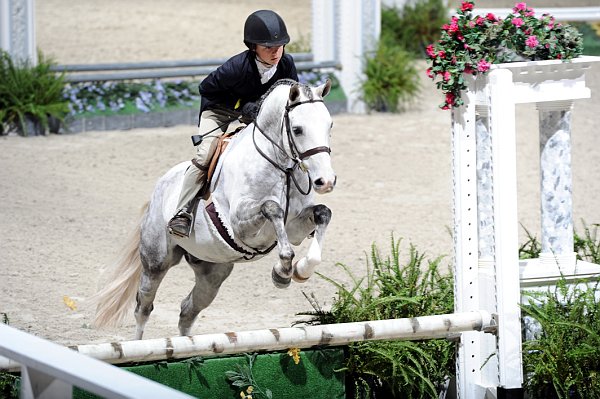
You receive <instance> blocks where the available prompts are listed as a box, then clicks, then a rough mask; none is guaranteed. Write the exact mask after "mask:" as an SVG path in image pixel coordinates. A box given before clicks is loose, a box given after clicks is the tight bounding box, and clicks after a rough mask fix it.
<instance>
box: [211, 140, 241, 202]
mask: <svg viewBox="0 0 600 399" xmlns="http://www.w3.org/2000/svg"><path fill="white" fill-rule="evenodd" d="M238 131H239V130H236V131H235V132H231V133H225V134H223V135H221V137H219V140H218V141H217V148H216V149H215V152H214V153H213V155H212V157H211V159H210V164H209V165H208V171H207V172H206V182H207V183H206V186H207V187H208V186H209V183H210V181H211V180H212V177H213V174H214V173H215V169H216V167H217V163H218V162H219V158H220V157H221V154H223V152H225V149H226V148H227V145H229V142H230V141H231V137H232V136H233V135H234V134H236V133H237V132H238ZM204 191H206V192H207V193H208V192H209V190H204Z"/></svg>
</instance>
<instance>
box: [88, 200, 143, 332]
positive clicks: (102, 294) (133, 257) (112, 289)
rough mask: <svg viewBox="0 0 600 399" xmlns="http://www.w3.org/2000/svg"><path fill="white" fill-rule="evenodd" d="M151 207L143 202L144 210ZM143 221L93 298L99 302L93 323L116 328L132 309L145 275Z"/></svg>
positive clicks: (98, 325) (95, 325)
mask: <svg viewBox="0 0 600 399" xmlns="http://www.w3.org/2000/svg"><path fill="white" fill-rule="evenodd" d="M147 209H148V204H147V203H146V205H144V207H143V209H142V210H143V213H145V212H146V210H147ZM140 233H141V223H138V226H137V228H136V229H135V231H134V232H133V234H132V235H131V237H130V238H129V240H128V241H127V244H126V245H125V247H124V248H123V250H122V252H121V255H120V257H119V259H118V260H117V262H116V264H115V265H114V267H113V268H112V272H111V274H110V276H109V277H108V280H107V284H106V285H105V286H104V287H103V288H102V289H100V290H99V291H98V292H97V293H96V294H95V295H94V297H93V298H92V299H93V300H94V301H95V302H96V315H95V316H94V321H93V326H94V327H97V328H100V327H116V326H118V325H120V324H121V323H122V322H123V320H124V319H125V316H127V314H128V313H129V312H131V310H132V308H133V304H134V299H135V296H136V293H137V290H138V286H139V282H140V277H141V274H142V262H141V260H140V251H139V246H140Z"/></svg>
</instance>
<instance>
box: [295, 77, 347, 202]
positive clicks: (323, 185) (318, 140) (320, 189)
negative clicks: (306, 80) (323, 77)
mask: <svg viewBox="0 0 600 399" xmlns="http://www.w3.org/2000/svg"><path fill="white" fill-rule="evenodd" d="M330 89H331V81H329V80H328V81H327V82H326V83H324V84H323V85H321V86H318V87H310V86H307V85H302V84H298V83H294V84H293V85H292V86H291V87H290V90H289V96H288V99H287V103H286V107H285V113H284V116H283V118H284V120H283V123H284V126H285V128H284V137H283V145H284V148H285V150H286V152H288V154H289V155H290V156H291V157H292V158H293V159H296V160H297V161H299V162H300V167H301V168H305V169H306V170H307V171H308V173H309V174H310V176H311V178H312V185H313V188H314V190H315V191H316V192H317V193H319V194H325V193H328V192H330V191H332V190H333V188H334V187H335V183H336V175H335V172H334V171H333V168H332V166H331V156H330V152H331V149H330V137H331V127H332V125H333V123H332V121H331V115H330V114H329V111H328V110H327V107H326V106H325V104H324V103H323V97H325V96H326V95H327V94H328V93H329V91H330Z"/></svg>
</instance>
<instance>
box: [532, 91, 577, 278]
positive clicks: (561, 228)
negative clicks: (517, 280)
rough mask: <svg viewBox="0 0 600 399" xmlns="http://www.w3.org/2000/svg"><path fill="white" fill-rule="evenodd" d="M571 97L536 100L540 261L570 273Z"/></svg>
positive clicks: (572, 264) (572, 263)
mask: <svg viewBox="0 0 600 399" xmlns="http://www.w3.org/2000/svg"><path fill="white" fill-rule="evenodd" d="M572 107H573V100H568V101H550V102H541V103H537V108H538V110H539V120H540V167H541V168H540V169H541V210H542V217H541V221H542V239H541V244H542V252H541V254H540V262H541V265H542V266H543V267H545V268H548V269H554V270H556V269H557V267H558V268H560V270H561V271H562V272H565V273H572V272H573V271H574V268H575V263H576V255H575V252H574V247H573V200H572V197H571V193H572V180H573V179H572V174H571V109H572Z"/></svg>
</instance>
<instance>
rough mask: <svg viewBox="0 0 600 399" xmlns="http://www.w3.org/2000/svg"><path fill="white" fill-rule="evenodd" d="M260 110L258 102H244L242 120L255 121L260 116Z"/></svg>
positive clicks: (246, 121) (247, 122)
mask: <svg viewBox="0 0 600 399" xmlns="http://www.w3.org/2000/svg"><path fill="white" fill-rule="evenodd" d="M259 110H260V107H259V106H258V105H257V104H256V103H252V102H250V103H246V104H244V106H243V107H242V117H241V118H240V120H241V121H242V122H243V123H246V124H249V123H252V122H254V120H255V119H256V117H257V116H258V111H259Z"/></svg>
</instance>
